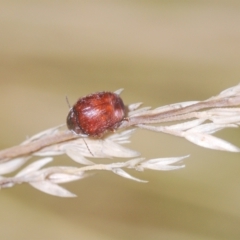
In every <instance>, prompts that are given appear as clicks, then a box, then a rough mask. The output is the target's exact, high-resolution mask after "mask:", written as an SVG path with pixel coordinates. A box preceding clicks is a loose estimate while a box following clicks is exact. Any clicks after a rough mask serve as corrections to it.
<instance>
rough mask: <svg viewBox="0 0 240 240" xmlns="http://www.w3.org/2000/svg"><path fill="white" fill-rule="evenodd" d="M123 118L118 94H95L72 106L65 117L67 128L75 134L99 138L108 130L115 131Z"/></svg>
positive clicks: (121, 102)
mask: <svg viewBox="0 0 240 240" xmlns="http://www.w3.org/2000/svg"><path fill="white" fill-rule="evenodd" d="M125 116H126V110H125V106H124V103H123V101H122V99H121V98H120V96H119V95H118V94H116V93H113V92H97V93H93V94H90V95H87V96H85V97H83V98H80V99H79V100H78V101H77V102H76V103H75V104H74V105H73V107H72V108H71V109H70V111H69V113H68V116H67V127H68V129H69V130H71V131H73V132H74V133H76V134H81V135H87V136H90V137H101V136H102V135H103V134H104V133H105V132H107V131H108V130H111V131H114V130H116V129H117V128H118V127H119V126H120V124H121V122H122V121H123V120H124V119H125Z"/></svg>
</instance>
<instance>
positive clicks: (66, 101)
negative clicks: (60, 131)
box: [66, 96, 71, 109]
mask: <svg viewBox="0 0 240 240" xmlns="http://www.w3.org/2000/svg"><path fill="white" fill-rule="evenodd" d="M66 102H67V105H68V107H69V109H70V108H71V105H70V103H69V101H68V97H67V96H66Z"/></svg>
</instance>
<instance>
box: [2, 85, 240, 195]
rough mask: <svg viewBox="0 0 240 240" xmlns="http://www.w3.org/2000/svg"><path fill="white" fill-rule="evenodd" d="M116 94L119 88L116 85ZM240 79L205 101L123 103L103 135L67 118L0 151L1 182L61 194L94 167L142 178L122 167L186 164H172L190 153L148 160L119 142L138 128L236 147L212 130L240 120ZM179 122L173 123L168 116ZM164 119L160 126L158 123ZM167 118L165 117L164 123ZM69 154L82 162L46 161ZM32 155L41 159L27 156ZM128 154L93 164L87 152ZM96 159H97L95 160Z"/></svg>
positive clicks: (205, 144) (109, 155)
mask: <svg viewBox="0 0 240 240" xmlns="http://www.w3.org/2000/svg"><path fill="white" fill-rule="evenodd" d="M117 93H118V94H119V93H120V91H117ZM239 105H240V84H239V85H237V86H235V87H232V88H229V89H226V90H225V91H223V92H221V93H220V94H219V95H217V96H215V97H211V98H209V99H207V100H205V101H191V102H181V103H175V104H171V105H167V106H163V107H159V108H156V109H151V108H150V107H143V108H140V106H141V103H135V104H131V105H129V106H127V109H128V116H127V120H124V121H123V122H122V124H121V125H120V126H119V128H118V130H117V131H116V132H113V133H108V134H106V135H105V136H103V137H102V138H89V137H87V136H79V135H76V134H74V133H72V132H71V131H68V130H65V129H64V128H65V124H63V125H61V126H57V127H54V128H51V129H48V130H46V131H43V132H41V133H38V134H36V135H34V136H33V137H31V138H29V139H27V140H26V141H24V142H23V143H21V144H20V145H18V146H14V147H11V148H8V149H4V150H2V151H0V187H1V188H5V187H12V186H14V185H16V184H21V183H28V184H30V185H31V186H33V187H34V188H36V189H38V190H40V191H43V192H45V193H48V194H51V195H55V196H59V197H74V196H75V195H74V194H73V193H71V192H69V191H68V190H66V189H65V188H63V187H62V186H60V185H59V184H61V183H66V182H70V181H76V180H80V179H82V178H85V177H86V176H89V174H88V172H89V171H92V170H106V171H111V172H113V173H115V174H117V175H119V176H121V177H124V178H128V179H131V180H135V181H139V182H146V181H143V180H140V179H138V178H135V177H133V176H131V175H130V174H129V173H128V172H126V171H125V170H123V169H135V170H137V171H143V170H145V169H151V170H163V171H166V170H175V169H180V168H183V167H184V165H172V164H174V163H178V162H179V161H181V160H183V159H184V158H186V157H188V156H181V157H171V158H156V159H150V160H146V159H144V158H139V156H140V153H139V152H137V151H134V150H131V149H128V148H126V147H124V146H123V144H126V143H129V142H130V140H129V138H130V137H131V135H132V134H133V133H134V131H135V130H136V129H137V128H142V129H147V130H151V131H156V132H162V133H167V134H171V135H174V136H178V137H183V138H185V139H186V140H188V141H190V142H192V143H194V144H196V145H198V146H201V147H205V148H210V149H214V150H223V151H229V152H239V151H240V149H239V148H238V147H237V146H234V145H233V144H231V143H229V142H227V141H225V140H222V139H219V138H217V137H215V136H212V134H213V133H215V132H217V131H219V130H222V129H224V128H229V127H230V128H237V127H238V126H239V124H240V108H239ZM173 121H174V122H176V121H179V123H177V124H176V123H175V124H171V122H173ZM161 123H164V126H163V125H161ZM166 123H169V125H168V126H166ZM63 154H66V155H68V156H69V157H70V158H71V159H72V160H73V161H75V162H77V163H79V164H81V165H82V166H80V167H72V166H59V165H57V164H56V166H54V167H46V165H47V164H48V163H49V162H51V161H53V159H54V156H56V155H63ZM33 156H37V157H39V158H40V159H38V160H36V161H33V162H30V159H31V158H32V157H33ZM114 157H118V158H127V159H130V160H127V161H123V162H118V163H116V162H113V163H110V164H99V163H98V164H96V163H94V162H93V161H90V160H89V158H92V159H94V158H114ZM28 161H29V164H27V166H26V167H24V168H23V169H21V170H19V171H18V173H17V174H15V175H14V176H11V177H6V176H5V175H6V174H9V173H12V172H14V171H17V170H18V169H20V168H21V166H23V165H24V164H26V163H27V162H28ZM98 162H99V160H98Z"/></svg>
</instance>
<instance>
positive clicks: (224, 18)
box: [0, 0, 240, 240]
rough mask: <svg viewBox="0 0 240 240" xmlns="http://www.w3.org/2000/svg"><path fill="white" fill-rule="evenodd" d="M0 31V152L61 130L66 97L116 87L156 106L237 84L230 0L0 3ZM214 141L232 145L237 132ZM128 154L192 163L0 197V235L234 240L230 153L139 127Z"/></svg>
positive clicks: (234, 8) (239, 178)
mask: <svg viewBox="0 0 240 240" xmlns="http://www.w3.org/2000/svg"><path fill="white" fill-rule="evenodd" d="M0 29H1V30H0V109H1V115H0V119H1V120H0V121H1V127H0V128H1V138H0V139H1V141H0V147H1V148H2V149H3V148H6V147H10V146H13V145H17V144H19V143H20V142H21V141H23V140H24V139H25V138H26V137H27V136H31V135H33V134H35V133H37V132H39V131H42V130H44V129H47V128H50V127H53V126H56V125H58V124H61V123H63V122H65V118H66V115H67V112H68V106H67V104H66V101H65V96H66V95H67V96H68V98H69V101H70V102H71V103H74V102H75V101H76V100H77V98H79V97H80V96H84V95H86V94H88V93H91V92H95V91H102V90H110V91H114V90H117V89H119V88H124V89H125V90H124V92H123V93H122V97H123V99H124V102H125V103H126V104H130V103H134V102H140V101H141V102H144V103H145V106H153V107H158V106H161V105H166V104H170V103H175V102H181V101H188V100H204V99H206V98H208V97H211V96H213V95H216V94H218V93H219V92H220V91H222V90H224V89H225V88H228V87H231V86H234V85H236V84H238V83H239V79H240V2H239V1H231V0H225V1H224V0H218V1H217V0H216V1H213V0H210V1H203V0H199V1H187V0H178V1H166V0H165V1H164V0H162V1H76V0H72V1H71V0H70V1H51V0H49V1H37V0H36V1H23V0H19V1H0ZM217 135H218V136H220V137H222V138H224V139H226V140H229V141H230V142H232V143H234V144H236V145H238V146H240V143H239V130H237V129H233V130H232V129H228V130H224V131H222V132H220V133H218V134H217ZM129 146H130V147H131V148H132V149H135V150H138V151H141V153H142V156H144V157H146V158H148V159H149V158H156V157H173V156H181V155H186V154H191V156H190V158H188V159H187V160H184V163H185V164H186V168H185V169H183V170H178V171H172V172H157V171H145V172H140V173H139V172H134V171H130V173H132V175H134V176H136V177H139V178H142V179H146V180H149V183H147V184H141V183H137V182H133V181H130V180H127V179H123V178H121V177H119V176H117V175H114V174H111V173H110V172H97V174H95V175H94V176H93V177H90V178H86V179H84V180H82V181H79V182H74V183H70V184H67V185H66V187H67V188H68V189H70V190H71V191H73V192H74V193H76V194H77V195H78V197H77V198H74V199H61V198H57V197H53V196H50V195H46V194H44V193H41V192H39V191H37V190H35V189H33V188H31V187H30V186H28V185H21V186H16V187H14V188H11V189H4V190H2V191H1V196H0V211H1V218H0V238H1V239H18V240H20V239H59V240H63V239H64V240H65V239H69V240H72V239H90V240H91V239H98V240H101V239H104V240H105V239H119V240H120V239H141V240H143V239H148V240H151V239H153V240H155V239H170V240H175V239H176V240H182V239H184V240H188V239H191V240H192V239H220V240H221V239H228V240H229V239H240V228H239V226H240V203H239V202H240V174H239V173H240V159H239V158H240V155H239V154H236V153H226V152H218V151H213V150H208V149H203V148H200V147H197V146H195V145H193V144H191V143H189V142H187V141H185V140H183V139H180V138H176V137H173V136H168V135H164V134H160V133H152V132H148V131H143V130H139V131H137V132H136V133H135V135H134V136H133V137H132V143H131V144H130V145H129ZM118 160H119V159H118ZM55 161H56V162H57V161H58V162H60V163H62V164H64V165H71V164H72V161H71V160H70V159H69V158H68V157H66V156H62V157H58V158H56V159H55ZM98 161H99V162H100V161H101V160H96V162H98ZM111 161H114V160H109V162H111Z"/></svg>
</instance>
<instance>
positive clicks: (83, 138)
mask: <svg viewBox="0 0 240 240" xmlns="http://www.w3.org/2000/svg"><path fill="white" fill-rule="evenodd" d="M83 141H84V143H85V145H86V147H87V149H88V151H89V152H90V153H91V154H92V156H93V157H94V155H93V153H92V152H91V150H90V148H89V147H88V145H87V143H86V141H85V139H84V138H83Z"/></svg>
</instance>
